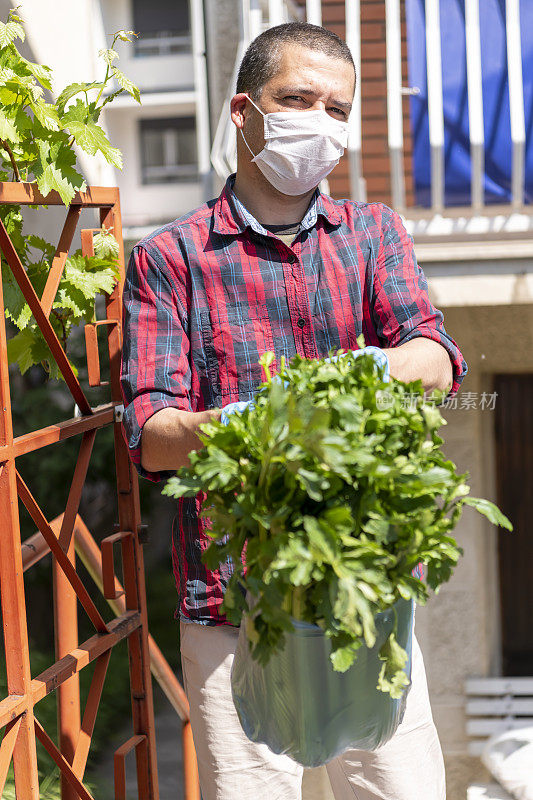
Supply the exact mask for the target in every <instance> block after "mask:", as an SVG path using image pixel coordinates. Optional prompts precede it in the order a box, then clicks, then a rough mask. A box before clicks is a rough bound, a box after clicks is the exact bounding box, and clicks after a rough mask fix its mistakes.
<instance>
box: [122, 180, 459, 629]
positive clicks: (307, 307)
mask: <svg viewBox="0 0 533 800" xmlns="http://www.w3.org/2000/svg"><path fill="white" fill-rule="evenodd" d="M233 180H234V176H231V177H230V178H229V179H228V182H227V184H226V186H225V188H224V190H223V192H222V194H221V195H220V197H219V198H218V199H217V200H213V201H210V202H209V203H206V204H205V205H203V206H202V207H201V208H199V209H197V210H196V211H193V212H192V213H191V214H189V215H188V216H186V217H182V218H180V219H178V220H176V221H175V222H171V223H169V224H168V225H165V226H164V227H162V228H159V229H158V230H156V231H155V232H154V233H152V234H151V235H150V236H147V237H146V238H145V239H143V240H142V241H141V242H139V243H138V244H137V245H136V246H135V248H134V249H133V252H132V255H131V258H130V262H129V266H128V270H127V275H126V282H125V286H124V347H123V354H122V388H123V394H124V406H125V411H124V427H125V431H126V435H127V440H128V444H129V447H130V453H131V457H132V460H133V462H134V464H135V465H136V467H137V469H138V470H139V472H140V474H141V475H143V476H144V477H147V478H149V479H151V480H160V479H162V478H165V477H167V476H168V475H170V474H172V473H165V472H160V473H147V472H146V471H145V470H144V469H143V468H142V467H141V466H140V459H141V433H142V427H143V425H144V423H145V422H146V420H147V419H148V418H149V417H150V416H152V414H155V412H156V411H159V410H160V409H162V408H165V407H166V406H173V407H175V408H180V409H183V410H185V411H201V410H203V409H206V408H212V407H222V406H224V405H226V404H227V403H230V402H234V401H236V400H250V399H251V398H252V396H253V393H254V390H255V388H256V387H257V386H258V384H259V383H260V382H261V381H262V380H263V376H262V374H261V367H260V366H259V364H258V359H259V357H260V355H261V354H262V353H263V352H265V351H266V350H273V351H274V352H275V354H276V360H277V361H278V362H279V358H280V356H281V355H282V354H284V355H285V357H286V359H290V358H291V357H292V356H293V355H295V354H296V353H298V354H299V355H300V356H303V357H306V358H322V357H324V356H327V355H328V351H329V350H330V349H331V348H339V347H343V348H346V349H357V341H356V339H357V336H359V335H360V334H361V333H363V334H364V337H365V342H366V344H367V345H377V346H378V347H379V346H381V347H397V346H398V345H401V344H403V343H404V342H407V341H409V340H410V339H413V338H415V337H416V336H424V337H426V338H429V339H433V340H434V341H436V342H439V343H440V344H441V345H443V346H444V347H445V348H446V350H447V351H448V353H449V354H450V358H451V361H452V364H453V371H454V381H453V387H452V392H455V391H457V389H458V387H459V384H460V383H461V381H462V380H463V378H464V376H465V374H466V371H467V366H466V362H465V360H464V359H463V357H462V355H461V352H460V351H459V349H458V347H457V345H456V344H455V342H454V341H453V339H452V338H451V337H450V336H449V335H448V334H447V333H446V331H445V329H444V326H443V317H442V314H441V312H440V311H438V310H437V309H436V308H434V307H433V306H432V304H431V302H430V300H429V297H428V293H427V282H426V278H425V276H424V274H423V272H422V270H421V269H420V267H419V266H418V264H417V262H416V258H415V255H414V252H413V244H412V240H411V238H410V236H409V235H408V234H407V232H406V230H405V228H404V226H403V224H402V222H401V219H400V217H399V215H398V214H397V213H395V212H394V211H392V210H391V209H390V208H388V207H387V206H385V205H383V204H382V203H356V202H352V201H349V200H332V198H330V197H328V196H326V195H324V194H321V193H320V192H318V191H317V192H316V193H315V195H314V197H313V199H312V201H311V204H310V206H309V209H308V211H307V213H306V215H305V217H304V219H303V220H302V223H301V228H300V233H299V234H298V236H297V238H296V239H295V241H294V242H293V243H292V245H291V246H290V247H288V246H286V245H285V244H284V243H283V242H282V240H281V239H279V238H278V237H277V236H275V235H274V234H272V233H269V232H268V231H267V230H266V229H265V228H263V227H262V225H260V223H259V222H257V220H255V219H254V218H253V217H252V216H251V214H249V213H248V212H247V211H246V209H245V208H244V206H243V205H242V204H241V203H240V202H239V200H238V199H237V198H236V196H235V195H234V194H233V192H232V186H233ZM291 221H292V220H288V222H291ZM271 369H274V370H275V369H276V364H275V363H274V364H273V365H272V367H271ZM202 500H203V497H202V494H200V495H198V496H197V497H196V498H182V499H180V500H179V501H178V513H177V515H176V518H175V520H174V526H173V536H172V538H173V565H174V573H175V577H176V585H177V587H178V591H179V595H180V605H179V612H180V617H181V618H182V619H186V620H191V619H192V620H194V621H196V622H200V623H203V624H205V625H211V624H222V623H224V622H225V619H224V617H223V616H222V615H221V614H220V613H219V607H220V604H221V602H222V598H223V595H224V588H225V586H226V584H227V581H228V578H229V576H230V574H231V571H232V565H231V564H230V563H227V564H223V565H222V566H221V567H220V569H218V570H216V571H214V572H212V571H210V570H208V569H207V568H206V567H205V566H204V564H203V563H202V560H201V555H202V552H203V550H205V548H206V547H207V545H208V544H209V542H210V540H209V538H208V537H207V535H206V532H205V525H206V521H205V520H202V519H200V518H199V517H198V512H199V509H200V507H201V503H202Z"/></svg>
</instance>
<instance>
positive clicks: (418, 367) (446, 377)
mask: <svg viewBox="0 0 533 800" xmlns="http://www.w3.org/2000/svg"><path fill="white" fill-rule="evenodd" d="M383 352H384V353H385V354H386V355H387V357H388V359H389V365H390V373H391V375H392V377H393V378H396V379H397V380H400V381H405V383H409V382H410V381H415V380H417V379H418V378H420V379H421V380H422V385H423V387H424V390H425V392H427V393H428V394H431V392H432V391H433V389H440V390H442V391H444V390H448V391H449V390H450V389H451V386H452V383H453V368H452V362H451V360H450V356H449V355H448V351H447V350H446V349H445V348H444V347H443V346H442V345H440V344H439V343H438V342H434V341H433V339H426V338H425V337H424V336H417V337H416V339H411V340H410V341H409V342H406V343H405V344H401V345H400V346H399V347H387V348H383Z"/></svg>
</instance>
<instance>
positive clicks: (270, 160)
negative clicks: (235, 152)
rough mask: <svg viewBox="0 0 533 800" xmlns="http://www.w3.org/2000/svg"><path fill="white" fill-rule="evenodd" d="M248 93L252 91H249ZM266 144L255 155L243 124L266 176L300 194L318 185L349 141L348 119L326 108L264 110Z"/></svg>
mask: <svg viewBox="0 0 533 800" xmlns="http://www.w3.org/2000/svg"><path fill="white" fill-rule="evenodd" d="M246 96H247V97H248V95H246ZM248 99H249V100H250V102H251V103H252V105H254V106H255V108H257V110H258V111H259V113H260V114H262V115H263V121H264V136H265V146H264V147H263V149H262V150H261V152H260V153H258V154H257V155H254V153H253V151H252V149H251V148H250V146H249V145H248V142H247V141H246V138H245V136H244V133H243V132H242V128H241V129H240V131H241V134H242V138H243V139H244V143H245V145H246V147H247V148H248V150H250V153H251V154H252V155H253V156H254V157H253V158H252V161H253V162H254V163H255V164H257V166H258V167H259V169H260V170H261V172H262V173H263V175H264V176H265V178H266V179H267V180H268V181H269V182H270V183H271V184H272V186H274V188H275V189H277V190H278V191H279V192H281V193H282V194H289V195H299V194H305V193H306V192H309V191H310V190H311V189H315V188H316V187H317V186H318V184H319V183H320V181H321V180H323V179H324V178H325V177H326V175H329V173H330V172H331V170H332V169H333V167H335V166H336V165H337V164H338V163H339V159H340V157H341V156H342V154H343V152H344V148H345V147H346V145H347V144H348V123H347V122H341V121H340V120H336V119H333V117H330V115H329V114H327V113H326V112H325V111H322V110H319V111H276V112H274V113H270V114H263V112H262V111H261V109H260V108H258V106H256V105H255V103H254V101H253V100H252V98H251V97H248Z"/></svg>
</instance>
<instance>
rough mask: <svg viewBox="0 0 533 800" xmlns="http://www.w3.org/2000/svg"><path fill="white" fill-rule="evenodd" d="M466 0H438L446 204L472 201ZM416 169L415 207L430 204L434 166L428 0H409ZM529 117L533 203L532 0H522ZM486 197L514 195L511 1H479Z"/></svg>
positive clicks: (528, 191) (531, 197) (528, 188)
mask: <svg viewBox="0 0 533 800" xmlns="http://www.w3.org/2000/svg"><path fill="white" fill-rule="evenodd" d="M464 5H465V4H464V0H440V25H441V47H442V78H443V101H444V136H445V140H444V146H445V203H446V205H465V204H469V203H470V175H471V163H470V140H469V125H468V93H467V80H466V42H465V9H464ZM406 9H407V40H408V57H409V85H410V86H417V87H419V89H420V94H419V95H417V96H412V97H411V98H410V112H411V131H412V137H413V171H414V183H415V192H416V201H417V205H422V206H429V205H430V187H431V168H430V147H429V123H428V102H427V72H426V38H425V11H424V0H407V5H406ZM520 20H521V39H522V70H523V81H524V106H525V121H526V169H525V172H526V179H525V193H524V202H526V203H532V202H533V142H532V138H533V0H520ZM480 29H481V64H482V74H483V117H484V131H485V175H484V192H485V202H486V203H507V202H509V201H510V200H511V165H512V143H511V125H510V114H509V86H508V75H507V49H506V40H505V0H481V1H480Z"/></svg>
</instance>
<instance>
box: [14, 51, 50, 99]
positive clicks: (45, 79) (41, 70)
mask: <svg viewBox="0 0 533 800" xmlns="http://www.w3.org/2000/svg"><path fill="white" fill-rule="evenodd" d="M19 59H20V60H21V62H22V63H23V64H24V65H25V67H26V69H27V70H28V71H29V72H30V73H31V75H33V77H34V78H37V80H38V81H39V83H41V84H42V85H43V86H44V88H45V89H48V91H49V92H51V91H52V89H53V87H52V70H51V69H50V67H46V66H45V65H44V64H34V63H33V62H32V61H28V60H27V59H25V58H24V57H23V56H21V55H20V53H19Z"/></svg>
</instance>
